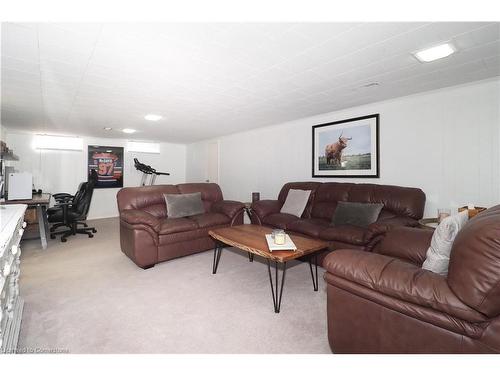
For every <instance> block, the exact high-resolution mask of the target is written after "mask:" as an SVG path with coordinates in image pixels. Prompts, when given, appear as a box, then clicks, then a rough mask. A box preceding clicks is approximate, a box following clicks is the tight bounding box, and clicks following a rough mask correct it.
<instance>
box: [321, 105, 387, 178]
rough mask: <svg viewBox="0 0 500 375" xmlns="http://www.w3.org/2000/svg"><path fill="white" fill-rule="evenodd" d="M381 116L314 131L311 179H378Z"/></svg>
mask: <svg viewBox="0 0 500 375" xmlns="http://www.w3.org/2000/svg"><path fill="white" fill-rule="evenodd" d="M379 119H380V116H379V114H378V113H377V114H372V115H367V116H362V117H354V118H349V119H345V120H341V121H335V122H328V123H325V124H319V125H314V126H313V127H312V177H323V178H324V177H335V178H379V177H380V150H379Z"/></svg>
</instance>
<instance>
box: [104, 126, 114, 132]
mask: <svg viewBox="0 0 500 375" xmlns="http://www.w3.org/2000/svg"><path fill="white" fill-rule="evenodd" d="M103 129H104V130H106V131H110V130H113V128H109V127H107V126H106V127H105V128H103Z"/></svg>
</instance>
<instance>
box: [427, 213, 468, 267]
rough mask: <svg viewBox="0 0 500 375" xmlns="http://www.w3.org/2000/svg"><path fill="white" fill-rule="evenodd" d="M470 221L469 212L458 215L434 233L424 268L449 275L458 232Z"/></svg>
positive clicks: (449, 219)
mask: <svg viewBox="0 0 500 375" xmlns="http://www.w3.org/2000/svg"><path fill="white" fill-rule="evenodd" d="M468 220H469V213H468V211H467V210H465V211H462V212H460V213H459V214H457V215H453V216H448V217H447V218H445V219H444V220H443V221H441V223H439V225H438V227H437V228H436V230H435V231H434V234H433V235H432V239H431V246H430V247H429V249H427V254H426V258H425V261H424V263H423V264H422V268H423V269H424V270H429V271H432V272H435V273H438V274H440V275H443V276H446V275H448V264H449V263H450V253H451V248H452V246H453V241H455V237H456V236H457V234H458V232H460V230H461V229H462V228H463V227H464V225H465V224H466V223H467V221H468Z"/></svg>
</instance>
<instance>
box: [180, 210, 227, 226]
mask: <svg viewBox="0 0 500 375" xmlns="http://www.w3.org/2000/svg"><path fill="white" fill-rule="evenodd" d="M189 219H190V220H193V221H194V222H196V223H197V224H198V228H200V229H201V228H210V227H214V226H217V225H224V224H227V225H229V224H230V223H231V218H230V217H228V216H226V215H224V214H219V213H216V212H210V213H206V214H201V215H195V216H190V217H189Z"/></svg>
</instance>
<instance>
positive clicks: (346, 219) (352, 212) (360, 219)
mask: <svg viewBox="0 0 500 375" xmlns="http://www.w3.org/2000/svg"><path fill="white" fill-rule="evenodd" d="M382 207H384V205H383V204H382V203H358V202H339V203H338V205H337V208H336V209H335V213H334V214H333V218H332V223H333V225H336V226H338V225H356V226H358V227H367V226H368V225H370V224H373V223H374V222H376V221H377V219H378V216H379V214H380V211H381V210H382Z"/></svg>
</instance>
